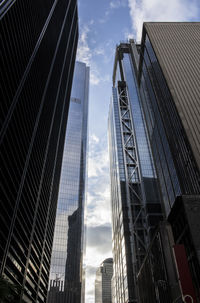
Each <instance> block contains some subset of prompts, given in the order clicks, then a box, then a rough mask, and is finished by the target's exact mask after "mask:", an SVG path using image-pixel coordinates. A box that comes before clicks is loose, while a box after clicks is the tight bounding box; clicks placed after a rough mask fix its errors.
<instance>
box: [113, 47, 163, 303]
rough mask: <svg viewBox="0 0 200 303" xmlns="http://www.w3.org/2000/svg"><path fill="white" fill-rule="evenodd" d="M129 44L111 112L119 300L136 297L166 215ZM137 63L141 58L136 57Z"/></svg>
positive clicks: (117, 67) (118, 66)
mask: <svg viewBox="0 0 200 303" xmlns="http://www.w3.org/2000/svg"><path fill="white" fill-rule="evenodd" d="M132 55H133V54H132V49H131V46H130V44H128V43H121V44H120V45H119V46H118V47H117V48H116V55H115V64H114V72H113V98H112V101H111V104H110V112H109V123H108V124H109V152H110V175H111V207H112V228H113V297H114V302H122V303H123V302H137V298H138V294H137V292H138V290H137V283H136V281H137V273H138V272H139V269H140V267H141V265H142V262H143V260H144V257H145V254H146V249H147V247H148V245H149V242H150V240H151V238H152V236H153V234H154V228H155V226H156V225H157V223H158V222H159V220H161V218H162V214H161V206H160V197H159V190H158V183H157V177H156V172H155V168H154V164H153V159H152V155H151V150H150V145H149V141H148V137H147V132H146V127H145V123H144V117H143V112H142V109H141V104H140V96H139V91H138V87H137V80H136V76H135V65H134V64H133V61H132ZM135 60H136V63H138V58H135Z"/></svg>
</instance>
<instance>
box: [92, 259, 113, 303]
mask: <svg viewBox="0 0 200 303" xmlns="http://www.w3.org/2000/svg"><path fill="white" fill-rule="evenodd" d="M112 275H113V259H112V258H108V259H105V260H104V261H103V262H102V264H101V265H100V267H99V268H98V269H97V271H96V279H95V303H112Z"/></svg>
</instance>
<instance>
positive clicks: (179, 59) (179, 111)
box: [138, 22, 200, 300]
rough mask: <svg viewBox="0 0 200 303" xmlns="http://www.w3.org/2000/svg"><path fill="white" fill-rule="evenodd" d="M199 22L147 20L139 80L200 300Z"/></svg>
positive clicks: (166, 200) (167, 199) (166, 194)
mask: <svg viewBox="0 0 200 303" xmlns="http://www.w3.org/2000/svg"><path fill="white" fill-rule="evenodd" d="M199 36H200V22H192V23H190V22H189V23H186V22H179V23H176V22H169V23H163V22H161V23H158V22H149V23H144V27H143V36H142V43H141V54H140V64H139V68H138V71H139V73H138V81H139V86H140V92H141V97H142V98H141V100H142V105H143V109H144V113H145V119H146V122H147V129H148V133H149V138H150V142H151V147H152V152H153V156H154V160H155V166H156V170H157V175H158V178H159V183H160V188H161V192H162V197H163V205H164V207H163V208H164V210H165V216H166V218H167V219H168V221H169V222H170V224H171V226H172V231H173V236H174V240H175V243H176V244H181V245H184V248H185V250H186V255H187V262H188V264H189V267H190V273H191V275H192V280H193V286H194V288H195V291H196V297H197V298H198V300H200V287H199V281H200V241H199V239H200V238H199V219H198V218H199V214H200V78H199V70H200V60H199V53H200V40H199Z"/></svg>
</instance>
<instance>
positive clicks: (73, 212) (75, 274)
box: [49, 62, 89, 303]
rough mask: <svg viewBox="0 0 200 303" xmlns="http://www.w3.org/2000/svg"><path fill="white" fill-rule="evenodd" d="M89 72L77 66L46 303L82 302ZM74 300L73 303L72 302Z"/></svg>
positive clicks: (83, 65) (86, 68)
mask: <svg viewBox="0 0 200 303" xmlns="http://www.w3.org/2000/svg"><path fill="white" fill-rule="evenodd" d="M88 85H89V68H88V67H86V65H85V64H84V63H81V62H76V65H75V73H74V79H73V85H72V93H71V102H70V108H69V116H68V124H67V131H66V138H65V146H64V154H63V162H62V171H61V179H60V187H59V196H58V206H57V214H56V225H55V233H54V242H53V251H52V258H51V272H50V292H49V302H52V303H54V302H65V301H66V300H67V302H77V303H78V302H81V301H80V300H81V281H82V261H83V248H84V235H83V225H84V222H83V219H84V206H85V185H86V178H87V176H86V163H87V157H86V151H87V117H88ZM73 300H75V301H73Z"/></svg>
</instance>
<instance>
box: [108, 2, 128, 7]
mask: <svg viewBox="0 0 200 303" xmlns="http://www.w3.org/2000/svg"><path fill="white" fill-rule="evenodd" d="M126 5H127V0H113V1H111V2H110V8H111V9H114V8H119V7H125V6H126Z"/></svg>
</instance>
